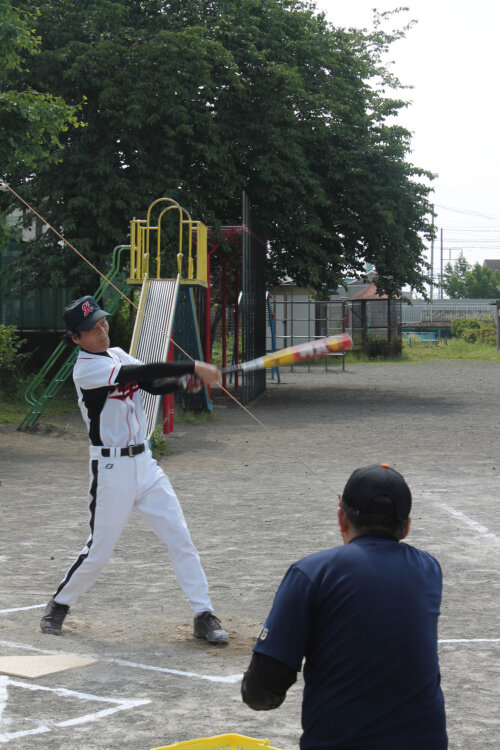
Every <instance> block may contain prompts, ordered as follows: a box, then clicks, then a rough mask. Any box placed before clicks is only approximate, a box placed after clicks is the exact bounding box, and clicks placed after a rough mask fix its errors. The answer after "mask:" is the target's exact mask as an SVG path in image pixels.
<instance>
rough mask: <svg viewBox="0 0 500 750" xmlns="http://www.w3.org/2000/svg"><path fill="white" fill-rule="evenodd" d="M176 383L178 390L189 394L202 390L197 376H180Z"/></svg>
mask: <svg viewBox="0 0 500 750" xmlns="http://www.w3.org/2000/svg"><path fill="white" fill-rule="evenodd" d="M177 382H178V383H179V388H180V390H181V391H185V392H186V393H189V394H193V393H199V392H200V391H202V390H203V383H202V382H201V380H200V378H199V377H197V375H181V377H180V378H178V379H177Z"/></svg>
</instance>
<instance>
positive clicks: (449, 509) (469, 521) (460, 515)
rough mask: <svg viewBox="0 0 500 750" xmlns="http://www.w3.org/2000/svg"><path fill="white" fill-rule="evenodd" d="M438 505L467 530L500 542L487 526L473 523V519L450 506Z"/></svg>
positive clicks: (445, 504)
mask: <svg viewBox="0 0 500 750" xmlns="http://www.w3.org/2000/svg"><path fill="white" fill-rule="evenodd" d="M438 505H439V506H440V507H441V508H443V509H444V510H445V511H446V512H447V513H449V514H450V515H451V516H453V517H454V518H458V520H459V521H462V522H463V523H465V524H466V526H469V528H471V529H474V531H476V532H477V533H478V534H480V535H481V536H483V537H485V538H486V539H491V540H492V541H495V542H497V543H498V542H500V538H499V537H498V536H497V535H496V534H494V533H493V532H492V531H490V530H489V529H488V527H487V526H483V525H482V524H481V523H478V522H477V521H474V519H473V518H470V517H469V516H467V515H466V514H465V513H462V511H461V510H457V509H456V508H453V507H452V506H451V505H447V503H441V502H440V503H438Z"/></svg>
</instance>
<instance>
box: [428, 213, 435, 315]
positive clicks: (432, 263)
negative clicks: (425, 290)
mask: <svg viewBox="0 0 500 750" xmlns="http://www.w3.org/2000/svg"><path fill="white" fill-rule="evenodd" d="M429 291H430V297H431V302H432V299H433V297H434V206H432V239H431V285H430V290H429Z"/></svg>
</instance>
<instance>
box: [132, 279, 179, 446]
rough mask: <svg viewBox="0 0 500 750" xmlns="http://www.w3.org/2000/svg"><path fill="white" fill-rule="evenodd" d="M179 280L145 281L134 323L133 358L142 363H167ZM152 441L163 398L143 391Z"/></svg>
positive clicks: (148, 434) (148, 431) (148, 436)
mask: <svg viewBox="0 0 500 750" xmlns="http://www.w3.org/2000/svg"><path fill="white" fill-rule="evenodd" d="M178 293H179V279H178V278H177V279H148V278H145V279H144V283H143V286H142V291H141V298H140V301H139V311H138V313H137V317H136V320H135V326H134V332H133V335H132V343H131V345H130V354H131V355H132V356H133V357H137V359H140V360H141V361H142V362H146V363H147V362H166V360H167V355H168V349H169V346H170V341H171V338H172V327H173V320H174V315H175V307H176V303H177V296H178ZM142 397H143V400H144V409H145V412H146V417H147V420H148V430H147V438H148V440H149V439H150V438H151V436H152V434H153V432H154V430H155V427H156V422H157V419H158V411H159V408H160V404H161V399H162V396H153V395H152V394H151V393H146V392H145V391H142Z"/></svg>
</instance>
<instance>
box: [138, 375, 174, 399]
mask: <svg viewBox="0 0 500 750" xmlns="http://www.w3.org/2000/svg"><path fill="white" fill-rule="evenodd" d="M137 385H138V386H139V388H142V390H143V391H147V392H148V393H151V394H152V395H153V396H164V395H165V394H167V393H175V392H176V391H178V390H180V386H179V379H178V378H155V380H146V381H143V380H138V381H137Z"/></svg>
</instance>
